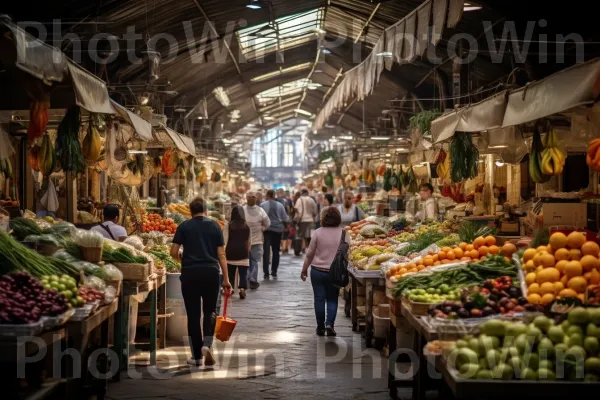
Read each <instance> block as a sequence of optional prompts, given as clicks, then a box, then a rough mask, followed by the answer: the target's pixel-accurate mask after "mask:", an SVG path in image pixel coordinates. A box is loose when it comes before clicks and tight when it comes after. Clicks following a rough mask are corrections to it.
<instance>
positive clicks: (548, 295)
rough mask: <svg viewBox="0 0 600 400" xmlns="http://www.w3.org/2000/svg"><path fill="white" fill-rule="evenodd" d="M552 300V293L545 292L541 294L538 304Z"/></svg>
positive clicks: (544, 303) (548, 302)
mask: <svg viewBox="0 0 600 400" xmlns="http://www.w3.org/2000/svg"><path fill="white" fill-rule="evenodd" d="M552 300H554V295H553V294H552V293H546V294H545V295H543V296H542V299H541V300H540V304H543V305H546V304H550V303H552Z"/></svg>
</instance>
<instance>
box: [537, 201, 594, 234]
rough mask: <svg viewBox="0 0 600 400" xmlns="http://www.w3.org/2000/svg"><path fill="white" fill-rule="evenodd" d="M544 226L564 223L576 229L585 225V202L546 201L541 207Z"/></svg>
mask: <svg viewBox="0 0 600 400" xmlns="http://www.w3.org/2000/svg"><path fill="white" fill-rule="evenodd" d="M542 213H543V215H544V226H554V225H564V226H572V227H575V228H577V229H582V228H585V227H586V225H587V204H585V203H547V204H544V206H543V207H542Z"/></svg>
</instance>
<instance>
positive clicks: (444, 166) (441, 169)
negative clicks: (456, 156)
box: [435, 156, 450, 181]
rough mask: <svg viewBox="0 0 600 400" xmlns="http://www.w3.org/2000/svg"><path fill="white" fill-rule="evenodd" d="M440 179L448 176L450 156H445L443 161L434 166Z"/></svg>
mask: <svg viewBox="0 0 600 400" xmlns="http://www.w3.org/2000/svg"><path fill="white" fill-rule="evenodd" d="M435 170H436V172H437V175H438V178H439V179H440V181H445V180H446V179H448V177H449V176H450V157H449V156H446V157H445V159H444V161H443V162H441V163H439V164H438V165H437V167H436V168H435Z"/></svg>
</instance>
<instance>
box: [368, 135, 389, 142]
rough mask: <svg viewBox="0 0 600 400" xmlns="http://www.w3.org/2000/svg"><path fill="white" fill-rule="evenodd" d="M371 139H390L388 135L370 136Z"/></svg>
mask: <svg viewBox="0 0 600 400" xmlns="http://www.w3.org/2000/svg"><path fill="white" fill-rule="evenodd" d="M371 140H382V141H383V140H390V137H389V136H371Z"/></svg>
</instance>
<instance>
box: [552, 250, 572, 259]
mask: <svg viewBox="0 0 600 400" xmlns="http://www.w3.org/2000/svg"><path fill="white" fill-rule="evenodd" d="M554 258H556V259H557V260H558V261H560V260H568V259H569V258H570V256H569V250H568V249H564V248H562V249H558V250H556V251H555V252H554Z"/></svg>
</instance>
